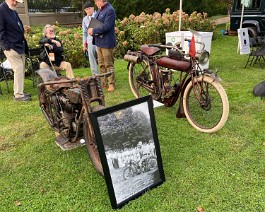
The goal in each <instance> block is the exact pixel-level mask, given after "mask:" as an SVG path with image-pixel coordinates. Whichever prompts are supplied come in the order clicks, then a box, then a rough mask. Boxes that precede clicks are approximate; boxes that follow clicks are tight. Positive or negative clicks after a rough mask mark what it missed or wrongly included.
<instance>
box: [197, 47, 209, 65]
mask: <svg viewBox="0 0 265 212" xmlns="http://www.w3.org/2000/svg"><path fill="white" fill-rule="evenodd" d="M196 57H197V59H198V61H199V63H200V64H201V65H205V64H206V63H207V62H208V61H209V58H210V54H209V52H208V51H205V50H204V51H202V52H200V53H197V54H196Z"/></svg>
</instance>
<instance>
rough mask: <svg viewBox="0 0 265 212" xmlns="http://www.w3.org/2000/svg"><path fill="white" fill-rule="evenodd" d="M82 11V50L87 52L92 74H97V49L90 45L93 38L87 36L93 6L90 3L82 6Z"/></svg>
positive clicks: (92, 15) (92, 14)
mask: <svg viewBox="0 0 265 212" xmlns="http://www.w3.org/2000/svg"><path fill="white" fill-rule="evenodd" d="M84 10H85V12H86V16H85V17H84V18H83V21H82V29H83V50H84V51H87V53H88V59H89V64H90V68H91V71H92V74H98V63H97V47H96V46H95V45H94V44H93V43H92V41H93V36H91V35H90V34H88V32H87V30H88V26H89V24H90V21H91V18H92V17H94V14H95V13H94V6H93V5H92V4H91V3H90V2H86V3H85V4H84Z"/></svg>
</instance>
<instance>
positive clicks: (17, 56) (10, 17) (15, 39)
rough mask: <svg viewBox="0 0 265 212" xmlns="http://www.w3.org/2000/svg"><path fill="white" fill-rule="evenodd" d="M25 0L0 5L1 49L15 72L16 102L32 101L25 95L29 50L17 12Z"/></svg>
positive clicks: (10, 0)
mask: <svg viewBox="0 0 265 212" xmlns="http://www.w3.org/2000/svg"><path fill="white" fill-rule="evenodd" d="M18 2H20V3H23V0H5V1H4V2H3V3H2V4H1V5H0V48H1V49H3V50H4V54H5V56H6V58H7V59H8V61H9V62H10V64H11V67H12V69H13V71H14V100H15V101H30V100H31V95H30V94H26V93H24V78H25V52H27V50H28V46H27V42H26V40H25V37H24V27H23V24H22V21H21V20H20V18H19V17H18V14H17V12H16V7H17V3H18Z"/></svg>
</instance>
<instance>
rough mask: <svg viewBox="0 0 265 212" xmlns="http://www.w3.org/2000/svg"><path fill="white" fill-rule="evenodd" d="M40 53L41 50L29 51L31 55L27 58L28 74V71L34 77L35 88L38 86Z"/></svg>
mask: <svg viewBox="0 0 265 212" xmlns="http://www.w3.org/2000/svg"><path fill="white" fill-rule="evenodd" d="M40 52H41V49H40V48H33V49H29V54H28V55H27V56H26V72H27V71H28V72H29V74H31V75H32V84H33V87H35V86H36V71H37V70H38V69H39V63H40V61H39V55H40Z"/></svg>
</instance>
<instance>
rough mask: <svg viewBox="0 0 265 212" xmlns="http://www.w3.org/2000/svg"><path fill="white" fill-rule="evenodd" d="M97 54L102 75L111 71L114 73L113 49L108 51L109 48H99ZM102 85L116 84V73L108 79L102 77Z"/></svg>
mask: <svg viewBox="0 0 265 212" xmlns="http://www.w3.org/2000/svg"><path fill="white" fill-rule="evenodd" d="M97 53H98V64H99V69H100V73H101V74H103V73H106V72H108V71H110V70H113V71H114V52H113V49H107V48H100V47H97ZM101 83H102V86H105V85H107V84H108V83H109V84H115V75H114V73H113V74H112V75H111V76H110V77H108V79H107V78H106V77H101Z"/></svg>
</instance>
